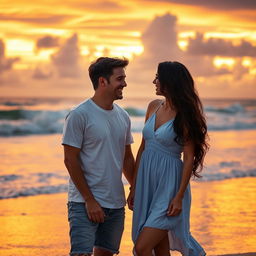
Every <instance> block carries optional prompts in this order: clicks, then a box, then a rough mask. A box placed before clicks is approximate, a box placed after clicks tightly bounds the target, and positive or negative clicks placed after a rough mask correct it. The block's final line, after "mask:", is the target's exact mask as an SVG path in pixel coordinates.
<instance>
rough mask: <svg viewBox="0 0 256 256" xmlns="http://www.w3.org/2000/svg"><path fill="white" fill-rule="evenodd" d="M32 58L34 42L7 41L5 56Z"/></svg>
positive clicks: (22, 40) (23, 40) (21, 40)
mask: <svg viewBox="0 0 256 256" xmlns="http://www.w3.org/2000/svg"><path fill="white" fill-rule="evenodd" d="M17 55H18V56H33V55H34V42H33V41H28V40H25V39H7V40H6V56H8V57H13V56H17Z"/></svg>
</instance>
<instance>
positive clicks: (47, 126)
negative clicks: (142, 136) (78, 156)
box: [0, 101, 256, 136]
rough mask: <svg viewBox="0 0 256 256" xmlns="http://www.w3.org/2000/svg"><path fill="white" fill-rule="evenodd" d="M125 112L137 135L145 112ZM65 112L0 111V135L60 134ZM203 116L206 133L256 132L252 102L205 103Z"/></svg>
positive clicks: (19, 109)
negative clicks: (226, 131) (204, 117)
mask: <svg viewBox="0 0 256 256" xmlns="http://www.w3.org/2000/svg"><path fill="white" fill-rule="evenodd" d="M26 103H28V102H26ZM224 103H225V102H224ZM224 103H223V104H224ZM13 104H15V102H14V103H13ZM17 105H18V103H17ZM125 110H126V111H127V112H128V114H129V115H130V117H131V123H132V132H141V131H142V129H143V126H144V120H145V112H146V111H145V109H140V108H135V107H126V108H125ZM68 112H69V110H68V109H61V110H55V111H51V110H38V109H36V110H31V109H23V108H21V107H18V108H16V109H8V110H6V109H0V136H15V135H29V134H52V133H62V129H63V123H64V119H65V117H66V115H67V114H68ZM205 113H206V119H207V126H208V130H210V131H225V130H249V129H256V104H255V102H254V105H253V102H250V101H248V102H246V103H243V104H242V103H232V104H226V105H225V104H224V105H217V104H216V105H214V104H209V105H206V106H205Z"/></svg>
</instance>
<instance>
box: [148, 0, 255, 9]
mask: <svg viewBox="0 0 256 256" xmlns="http://www.w3.org/2000/svg"><path fill="white" fill-rule="evenodd" d="M145 1H146V2H160V1H161V2H168V3H174V4H184V5H190V6H199V7H206V8H209V9H217V10H227V11H230V10H237V9H248V10H255V9H256V1H255V0H222V1H218V0H217V1H205V0H160V1H156V0H145Z"/></svg>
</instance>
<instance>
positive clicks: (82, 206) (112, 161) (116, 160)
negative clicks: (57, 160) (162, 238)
mask: <svg viewBox="0 0 256 256" xmlns="http://www.w3.org/2000/svg"><path fill="white" fill-rule="evenodd" d="M127 65H128V60H126V59H118V58H108V57H101V58H99V59H97V60H96V61H95V62H94V63H93V64H91V66H90V67H89V75H90V78H91V81H92V84H93V87H94V90H95V93H94V95H93V97H92V98H91V99H88V100H86V101H84V102H82V103H81V104H80V105H78V106H77V107H76V108H75V109H74V110H72V111H71V112H70V113H69V115H68V116H67V118H66V121H65V125H64V134H63V141H62V144H63V145H64V155H65V161H64V162H65V165H66V168H67V170H68V172H69V175H70V180H69V191H68V217H69V224H70V241H71V251H70V255H72V256H85V255H91V254H92V253H94V256H112V255H113V254H115V253H118V252H119V246H120V241H121V236H122V233H123V229H124V206H125V195H124V188H123V184H122V171H123V172H124V175H125V177H126V179H127V180H128V182H129V183H131V181H132V176H133V170H134V158H133V155H132V151H131V145H130V144H131V143H132V142H133V138H132V135H131V130H130V129H131V122H130V119H129V116H128V114H127V113H126V112H125V111H124V110H123V109H122V108H121V107H119V106H118V105H116V104H114V103H113V102H114V101H115V100H118V99H122V98H123V94H122V91H123V88H124V87H126V86H127V84H126V82H125V78H126V75H125V70H124V69H125V67H126V66H127Z"/></svg>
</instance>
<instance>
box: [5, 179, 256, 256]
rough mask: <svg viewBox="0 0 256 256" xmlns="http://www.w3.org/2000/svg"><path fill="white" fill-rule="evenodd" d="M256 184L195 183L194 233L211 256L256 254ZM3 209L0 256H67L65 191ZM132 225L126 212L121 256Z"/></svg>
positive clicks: (14, 202)
mask: <svg viewBox="0 0 256 256" xmlns="http://www.w3.org/2000/svg"><path fill="white" fill-rule="evenodd" d="M255 182H256V178H240V179H233V180H224V181H218V182H217V181H214V182H200V183H199V182H192V191H193V207H192V212H191V231H192V234H193V236H195V237H196V239H197V240H198V241H200V243H201V244H202V245H203V247H204V248H205V250H206V252H207V255H209V256H211V255H212V256H213V255H229V256H231V255H243V256H253V255H254V256H255V255H256V244H255V241H256V227H255V194H256V188H255ZM127 191H128V187H127V186H126V192H127ZM0 209H1V215H0V223H1V229H0V237H1V246H0V255H5V256H18V255H19V256H32V255H51V256H57V255H58V256H64V255H68V251H69V237H68V223H67V213H66V193H60V194H52V195H38V196H29V197H21V198H14V199H5V200H1V201H0ZM131 221H132V213H131V211H129V210H128V209H126V222H125V231H124V235H123V239H122V244H121V248H120V255H123V256H128V255H129V256H130V255H131V250H132V242H131V235H130V229H131ZM253 251H255V253H253ZM172 255H180V254H179V253H172Z"/></svg>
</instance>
